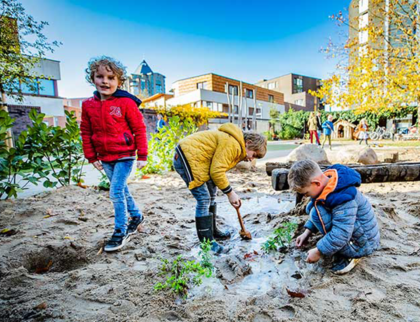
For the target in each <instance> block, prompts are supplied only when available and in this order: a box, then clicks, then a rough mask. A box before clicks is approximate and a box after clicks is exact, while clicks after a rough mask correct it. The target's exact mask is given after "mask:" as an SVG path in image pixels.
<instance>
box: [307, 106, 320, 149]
mask: <svg viewBox="0 0 420 322" xmlns="http://www.w3.org/2000/svg"><path fill="white" fill-rule="evenodd" d="M308 127H309V136H310V137H311V144H312V143H313V137H314V136H315V138H316V144H318V145H321V143H320V142H319V137H318V133H317V126H316V116H315V114H314V112H311V114H310V115H309V120H308Z"/></svg>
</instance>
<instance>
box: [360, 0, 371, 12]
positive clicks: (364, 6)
mask: <svg viewBox="0 0 420 322" xmlns="http://www.w3.org/2000/svg"><path fill="white" fill-rule="evenodd" d="M368 8H369V0H359V13H362V12H364V11H366V10H368Z"/></svg>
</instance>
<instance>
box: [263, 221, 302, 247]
mask: <svg viewBox="0 0 420 322" xmlns="http://www.w3.org/2000/svg"><path fill="white" fill-rule="evenodd" d="M297 226H298V225H297V223H294V222H286V223H283V224H282V225H281V226H280V227H279V228H277V229H276V230H274V232H273V236H271V237H269V238H268V239H267V241H266V242H265V243H264V244H263V245H262V247H261V248H262V249H263V250H264V251H265V252H266V253H269V252H272V251H277V250H278V249H279V248H281V247H286V246H289V245H290V242H291V241H292V238H293V235H294V233H295V231H296V229H297Z"/></svg>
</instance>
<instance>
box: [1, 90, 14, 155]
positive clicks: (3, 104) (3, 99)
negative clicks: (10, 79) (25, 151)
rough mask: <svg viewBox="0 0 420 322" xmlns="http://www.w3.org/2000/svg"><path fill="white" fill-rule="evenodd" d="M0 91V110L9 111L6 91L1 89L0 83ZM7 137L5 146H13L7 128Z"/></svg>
mask: <svg viewBox="0 0 420 322" xmlns="http://www.w3.org/2000/svg"><path fill="white" fill-rule="evenodd" d="M0 92H1V104H0V110H2V111H6V112H9V111H8V109H7V99H6V93H5V92H4V90H3V86H2V85H1V84H0ZM7 137H8V139H6V142H5V143H6V147H8V148H13V140H12V130H11V129H8V130H7Z"/></svg>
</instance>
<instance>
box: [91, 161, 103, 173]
mask: <svg viewBox="0 0 420 322" xmlns="http://www.w3.org/2000/svg"><path fill="white" fill-rule="evenodd" d="M92 164H93V166H94V167H95V168H96V169H98V170H99V171H100V170H103V169H104V167H103V166H102V163H101V161H95V162H93V163H92Z"/></svg>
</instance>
